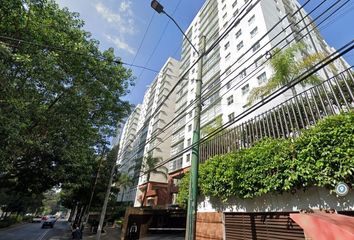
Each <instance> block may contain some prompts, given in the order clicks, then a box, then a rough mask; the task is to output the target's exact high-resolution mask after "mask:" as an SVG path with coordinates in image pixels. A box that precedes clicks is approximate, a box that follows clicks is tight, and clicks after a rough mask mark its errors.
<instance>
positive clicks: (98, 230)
mask: <svg viewBox="0 0 354 240" xmlns="http://www.w3.org/2000/svg"><path fill="white" fill-rule="evenodd" d="M112 165H113V166H112V170H111V176H110V178H109V182H108V186H107V191H106V196H105V198H104V202H103V206H102V211H101V217H100V222H99V224H98V228H97V235H96V240H100V239H101V232H102V226H103V221H104V217H105V216H106V209H107V204H108V199H109V194H110V193H111V187H112V182H113V176H114V171H115V167H116V165H115V162H113V164H112Z"/></svg>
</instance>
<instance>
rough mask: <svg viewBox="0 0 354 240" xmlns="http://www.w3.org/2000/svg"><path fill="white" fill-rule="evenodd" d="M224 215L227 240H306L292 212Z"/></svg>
mask: <svg viewBox="0 0 354 240" xmlns="http://www.w3.org/2000/svg"><path fill="white" fill-rule="evenodd" d="M224 214H225V236H226V240H249V239H251V240H261V239H269V240H300V239H301V240H305V236H304V232H303V230H302V228H301V227H300V226H299V225H297V224H296V223H295V222H294V221H293V220H292V219H291V218H290V217H289V214H290V212H269V213H268V212H267V213H224Z"/></svg>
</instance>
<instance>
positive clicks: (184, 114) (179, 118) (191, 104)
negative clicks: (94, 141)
mask: <svg viewBox="0 0 354 240" xmlns="http://www.w3.org/2000/svg"><path fill="white" fill-rule="evenodd" d="M324 1H326V0H324ZM324 1H323V2H324ZM308 2H309V1H307V2H306V3H305V4H304V5H303V6H302V7H301V8H303V7H304V6H305V5H306V4H307V3H308ZM299 10H300V9H299ZM299 10H297V11H296V12H298V11H299ZM296 12H295V13H296ZM295 13H294V14H295ZM240 14H241V13H240ZM285 17H286V16H284V17H283V18H282V19H281V20H280V21H278V22H277V23H276V24H275V25H274V26H273V27H272V28H271V29H270V30H269V31H267V33H265V34H264V35H263V36H262V37H261V38H260V39H259V40H258V41H260V40H261V39H263V38H264V37H265V36H267V35H268V34H269V33H270V32H271V31H273V30H274V29H275V26H277V25H278V24H279V23H280V22H281V21H283V20H284V19H285ZM236 18H237V17H236ZM299 22H300V21H299ZM299 22H298V23H299ZM298 23H297V24H298ZM278 35H279V34H278ZM278 35H277V36H278ZM277 36H275V37H274V38H276V37H277ZM274 38H273V39H274ZM273 39H271V40H270V41H272V40H273ZM270 41H269V42H270ZM264 46H265V45H264ZM264 46H263V47H264ZM263 47H262V48H263ZM250 49H252V47H251V48H250ZM250 49H249V50H250ZM249 50H248V51H249ZM260 50H261V49H259V51H260ZM248 51H247V52H248ZM247 52H246V53H247ZM244 54H245V53H244ZM244 54H243V55H244ZM243 55H242V56H243ZM242 56H241V57H242ZM241 57H240V58H241ZM247 60H248V59H247ZM247 60H245V61H244V62H243V63H245V62H246V61H247ZM236 62H238V60H237V61H236ZM236 62H234V64H235V63H236ZM234 64H233V65H234ZM225 72H226V71H225ZM225 72H224V73H225ZM224 73H222V74H221V76H222V75H223V74H224ZM226 77H227V76H226ZM224 79H225V78H224ZM221 81H222V80H221ZM195 102H196V100H194V102H191V103H190V104H189V105H188V106H187V107H185V108H184V109H183V110H182V111H181V112H184V113H182V114H181V115H180V116H179V117H178V118H176V119H173V120H172V121H170V122H169V123H167V124H166V125H165V126H164V129H162V130H160V132H159V133H156V134H155V136H157V135H158V134H160V133H161V132H164V131H165V130H166V129H168V128H169V126H171V125H170V124H173V123H174V122H177V121H179V120H181V119H182V118H183V117H185V116H186V115H187V114H188V113H187V112H186V110H187V109H188V108H190V107H192V106H193V104H194V103H195ZM193 109H194V108H193ZM193 109H191V110H190V111H192V110H193ZM179 111H180V110H179ZM191 121H193V119H191V120H190V121H189V122H187V123H190V122H191ZM172 135H173V134H172ZM172 135H170V136H172ZM155 136H154V135H153V136H151V138H150V139H151V141H153V140H154V139H153V138H154V137H155ZM170 136H168V137H170ZM168 137H167V138H168ZM165 139H166V138H165ZM151 141H150V140H148V141H147V143H150V142H151Z"/></svg>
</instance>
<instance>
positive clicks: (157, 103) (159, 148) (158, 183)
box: [118, 58, 179, 206]
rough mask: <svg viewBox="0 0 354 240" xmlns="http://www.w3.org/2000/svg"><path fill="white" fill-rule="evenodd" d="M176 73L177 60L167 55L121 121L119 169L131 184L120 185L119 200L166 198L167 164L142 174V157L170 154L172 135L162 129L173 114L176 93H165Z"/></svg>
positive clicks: (136, 201) (151, 202)
mask: <svg viewBox="0 0 354 240" xmlns="http://www.w3.org/2000/svg"><path fill="white" fill-rule="evenodd" d="M178 76H179V62H178V61H177V60H175V59H173V58H169V59H168V60H167V61H166V63H165V64H164V66H163V67H162V69H161V71H160V73H159V74H158V75H157V76H156V77H155V79H154V81H153V82H152V83H151V84H150V86H149V87H148V88H147V90H146V92H145V95H144V99H143V103H142V104H140V105H138V106H137V107H136V108H135V110H134V111H133V112H132V114H131V115H130V117H129V118H128V120H127V122H126V124H125V125H124V128H123V133H122V136H121V139H120V149H121V151H120V152H119V153H118V156H119V164H120V165H121V172H124V173H128V175H129V176H130V177H131V179H132V180H133V186H131V187H129V188H127V189H125V188H121V192H120V193H119V196H118V201H119V202H130V203H133V204H134V205H135V206H140V205H141V204H143V205H157V204H159V205H161V204H165V203H167V202H168V201H169V199H168V194H167V190H166V189H167V169H166V167H163V166H161V167H160V168H158V169H157V171H153V172H152V173H150V174H149V177H148V174H145V172H146V171H147V170H148V167H147V166H146V163H145V161H146V158H147V157H148V156H150V157H151V158H154V159H156V160H157V161H156V163H155V165H157V164H159V163H160V162H162V161H164V160H166V159H167V158H168V157H169V152H170V145H171V136H170V133H169V132H163V131H162V129H163V128H164V127H165V125H166V124H168V123H169V122H170V121H171V120H172V117H173V109H174V104H175V94H174V93H172V94H170V95H169V96H168V98H166V97H167V95H168V94H169V92H170V90H171V89H172V87H173V85H174V84H175V83H176V82H177V80H178ZM165 169H166V170H165ZM148 178H149V179H148ZM142 202H143V203H142Z"/></svg>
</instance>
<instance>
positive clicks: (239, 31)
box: [236, 29, 242, 39]
mask: <svg viewBox="0 0 354 240" xmlns="http://www.w3.org/2000/svg"><path fill="white" fill-rule="evenodd" d="M241 34H242V31H241V29H240V30H238V31H237V33H236V39H237V38H239V37H240V36H241Z"/></svg>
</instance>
